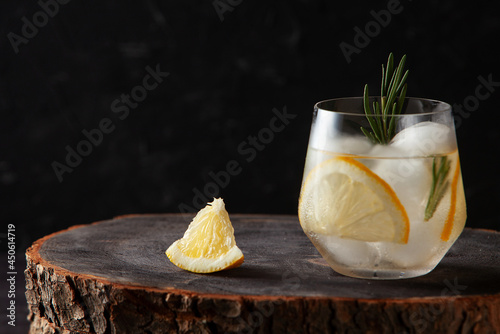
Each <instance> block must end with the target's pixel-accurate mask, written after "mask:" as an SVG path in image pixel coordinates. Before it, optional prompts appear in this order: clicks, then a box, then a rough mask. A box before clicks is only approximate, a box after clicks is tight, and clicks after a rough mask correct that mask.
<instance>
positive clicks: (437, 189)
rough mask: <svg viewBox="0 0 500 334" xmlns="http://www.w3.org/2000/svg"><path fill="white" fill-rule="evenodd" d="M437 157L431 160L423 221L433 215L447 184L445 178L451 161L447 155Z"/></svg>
mask: <svg viewBox="0 0 500 334" xmlns="http://www.w3.org/2000/svg"><path fill="white" fill-rule="evenodd" d="M437 159H438V158H437V157H434V160H432V185H431V192H430V194H429V199H428V200H427V206H426V207H425V215H424V220H425V221H428V220H429V219H431V218H432V216H433V215H434V211H436V208H437V206H438V204H439V202H440V201H441V199H442V198H443V196H444V193H445V191H446V188H447V187H448V184H449V181H448V180H447V178H448V173H449V172H450V164H451V162H450V161H449V160H448V158H447V157H440V158H439V160H438V161H437Z"/></svg>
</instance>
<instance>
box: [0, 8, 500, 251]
mask: <svg viewBox="0 0 500 334" xmlns="http://www.w3.org/2000/svg"><path fill="white" fill-rule="evenodd" d="M232 3H233V4H235V6H234V7H233V8H232V9H233V10H232V11H226V12H224V13H223V14H222V15H223V18H224V20H223V21H221V19H220V17H219V15H218V13H217V10H216V9H215V7H214V4H213V2H212V1H156V0H147V1H116V0H113V1H81V0H72V1H70V2H69V3H67V4H60V5H59V8H58V11H57V13H56V14H55V15H54V17H52V18H49V19H48V21H47V23H46V25H45V26H43V27H40V28H38V30H39V31H38V33H37V34H36V36H34V37H32V38H29V39H28V43H27V44H19V46H18V48H19V52H18V53H16V52H15V51H14V48H13V47H12V44H11V42H10V41H9V39H8V34H9V33H11V32H12V33H15V34H17V35H19V36H21V35H22V28H23V25H24V22H23V21H22V18H23V16H25V17H26V18H27V19H28V20H29V21H30V22H33V16H34V15H35V14H36V13H37V12H39V11H41V10H42V8H41V6H40V4H38V3H37V2H35V1H9V2H2V4H1V5H0V22H1V28H0V32H1V33H0V37H1V38H0V60H1V61H0V112H1V122H0V187H1V188H0V189H1V190H0V202H1V204H2V209H1V215H2V216H1V220H2V223H3V225H4V226H5V225H6V224H8V223H13V224H15V225H16V228H17V232H18V233H17V246H18V251H19V252H20V253H23V252H24V249H25V248H26V247H28V246H29V245H30V244H31V243H32V242H33V241H34V240H35V239H36V238H39V237H41V236H43V235H45V234H48V233H51V232H55V231H57V230H60V229H62V228H66V227H68V226H70V225H74V224H82V223H83V224H85V223H90V222H93V221H96V220H103V219H109V218H112V217H114V216H117V215H122V214H128V213H162V212H179V210H180V209H179V205H181V204H182V203H184V204H186V205H188V206H191V207H193V199H194V196H195V192H194V190H193V189H195V188H196V189H199V190H200V191H201V192H203V189H204V186H205V185H206V184H207V182H209V181H210V180H211V179H210V177H209V172H210V171H212V172H218V171H221V170H225V169H226V164H227V162H228V161H230V160H236V161H238V162H239V163H240V165H241V168H242V170H241V173H240V174H238V175H236V176H234V177H232V178H231V180H230V182H229V184H228V185H227V187H225V188H224V189H222V190H221V191H220V195H221V196H222V197H223V198H224V199H225V201H226V204H227V209H228V211H229V212H230V213H270V214H296V209H297V201H298V195H299V190H300V183H301V178H302V168H303V163H304V158H305V153H306V147H307V140H308V133H309V127H310V122H311V114H312V110H313V105H314V103H315V102H317V101H320V100H323V99H327V98H333V97H343V96H359V95H361V94H362V88H363V85H364V84H365V83H370V84H372V85H373V86H375V87H378V83H379V77H380V64H381V63H383V62H385V60H386V58H387V55H388V53H389V52H391V51H393V52H394V53H395V56H396V58H397V59H399V58H400V57H401V56H402V55H403V54H405V53H406V54H407V55H408V61H407V67H408V68H409V69H410V71H411V73H410V76H409V79H408V84H409V95H410V96H421V97H429V98H435V99H439V100H443V101H447V102H449V103H450V104H463V103H464V101H465V100H467V99H469V100H468V101H469V102H470V101H473V100H471V96H474V94H475V91H476V88H477V87H478V85H479V84H480V81H479V80H478V76H483V77H484V78H488V76H489V75H491V76H492V79H493V81H495V82H499V81H500V66H499V61H498V59H499V54H498V51H497V49H498V42H499V37H500V15H499V14H498V11H497V10H496V7H494V5H493V4H494V3H495V2H494V1H491V2H481V1H474V2H471V1H469V2H456V1H409V0H406V1H403V0H402V1H401V3H400V7H401V8H402V11H401V13H399V14H396V15H392V17H391V21H390V23H389V24H388V25H387V26H386V27H382V28H381V29H380V32H379V33H378V34H377V35H376V36H374V37H373V38H371V40H370V42H369V43H368V45H367V46H366V47H364V48H361V50H360V52H359V54H352V61H351V62H350V63H348V62H347V61H346V58H345V57H344V55H343V53H342V51H341V49H340V47H339V44H340V43H341V42H346V43H349V44H351V45H353V44H354V37H355V34H356V32H355V30H354V28H355V27H359V28H360V29H362V30H364V28H365V25H366V24H367V23H368V22H370V21H373V20H374V18H373V16H372V14H370V11H372V10H374V11H376V12H378V11H380V10H382V9H386V8H387V4H388V2H386V1H380V2H372V1H363V2H356V1H352V2H346V1H344V2H334V1H307V2H306V1H259V2H251V1H249V0H244V1H241V2H240V3H239V4H237V1H235V0H234V1H233V2H232ZM398 8H399V7H398ZM157 65H158V66H159V67H160V69H161V71H164V72H169V73H170V75H169V76H168V77H166V78H165V79H164V81H163V82H162V83H161V84H160V85H159V86H158V87H157V88H156V89H154V90H152V91H149V92H148V95H147V97H146V98H145V100H144V101H142V102H140V103H139V105H138V106H137V108H135V109H131V110H130V114H129V115H128V117H127V118H126V119H124V120H120V119H119V118H118V116H119V115H120V114H116V113H113V111H112V109H111V103H112V102H113V101H114V100H115V99H117V98H120V96H121V94H130V92H131V90H132V89H133V87H134V86H136V85H140V84H142V79H143V78H144V76H145V75H146V74H147V70H146V67H147V66H150V67H152V68H155V67H156V66H157ZM377 89H378V88H377ZM495 89H496V90H497V91H494V92H493V93H491V96H489V97H488V98H487V99H485V100H482V101H480V103H479V105H478V106H477V108H475V110H473V111H472V112H471V113H470V116H469V117H467V118H464V117H459V118H460V119H459V121H460V124H458V123H457V125H459V126H458V129H457V136H458V142H459V149H460V154H461V160H462V172H463V178H464V184H465V189H466V196H467V205H468V214H469V218H468V222H467V225H468V226H470V227H482V228H491V229H500V228H499V227H500V225H498V218H499V217H498V216H499V214H498V212H499V211H498V205H499V203H500V202H499V198H500V196H499V194H500V192H499V191H498V189H499V188H500V182H499V180H500V178H499V177H498V176H497V175H498V170H499V164H498V159H497V157H498V154H499V149H498V142H499V139H500V138H499V132H498V125H497V124H495V123H494V122H495V121H497V120H498V117H497V115H498V113H499V112H500V110H499V103H498V102H499V97H500V87H496V88H495ZM481 92H483V93H484V92H486V91H485V90H481ZM285 106H286V108H287V112H288V113H290V114H294V115H296V117H295V118H294V119H293V120H291V121H290V124H289V125H287V126H286V128H285V129H284V130H283V131H281V132H279V133H275V135H274V140H272V141H271V142H270V143H268V144H267V145H265V149H263V150H262V151H261V152H258V154H257V155H256V156H255V159H253V161H251V162H247V161H246V160H245V158H247V156H245V155H242V154H241V152H240V151H239V150H238V146H239V145H240V144H241V143H243V142H244V141H246V140H247V138H248V136H250V135H257V134H258V132H259V131H260V130H261V129H262V128H265V127H268V126H269V121H270V120H271V118H272V117H273V115H274V114H273V112H272V110H273V108H276V109H278V110H283V108H284V107H285ZM103 118H110V119H111V120H112V122H113V124H114V125H115V126H116V128H115V129H114V131H113V132H112V133H110V134H105V135H104V137H103V140H102V143H101V144H100V145H99V146H97V147H94V148H93V151H92V153H91V154H90V155H89V156H87V157H84V158H83V161H82V162H81V164H80V165H78V166H77V167H76V168H74V170H73V171H72V172H71V173H65V174H64V175H63V181H62V182H59V181H58V179H57V177H56V175H55V173H54V170H53V167H52V165H51V164H52V163H53V162H54V161H58V162H60V163H65V162H64V160H65V157H66V154H67V152H66V146H67V145H69V146H71V147H72V148H76V146H77V144H78V143H79V142H80V141H81V140H83V139H85V137H84V135H83V134H82V131H83V130H85V129H86V130H91V129H94V128H97V127H98V125H99V122H100V121H101V119H103ZM4 229H6V228H5V227H4ZM0 233H4V231H0Z"/></svg>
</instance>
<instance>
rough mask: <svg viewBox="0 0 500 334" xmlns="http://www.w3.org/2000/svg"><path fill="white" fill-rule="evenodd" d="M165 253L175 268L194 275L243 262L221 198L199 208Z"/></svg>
mask: <svg viewBox="0 0 500 334" xmlns="http://www.w3.org/2000/svg"><path fill="white" fill-rule="evenodd" d="M165 253H166V254H167V256H168V258H169V259H170V261H171V262H172V263H173V264H175V265H176V266H177V267H179V268H182V269H185V270H188V271H191V272H195V273H212V272H216V271H221V270H225V269H229V268H236V267H238V266H240V265H241V264H242V263H243V260H244V257H243V253H242V252H241V250H240V249H239V248H238V246H236V240H235V238H234V229H233V226H232V224H231V221H230V219H229V214H228V213H227V211H226V208H225V205H224V201H223V200H222V199H221V198H214V200H213V202H211V203H208V205H207V206H206V207H205V208H203V209H201V210H200V211H199V212H198V214H197V215H196V216H195V217H194V219H193V221H192V222H191V223H190V224H189V227H188V229H187V230H186V232H185V233H184V236H183V237H182V238H181V239H179V240H177V241H175V242H174V243H173V244H172V245H171V246H170V247H169V248H168V249H167V251H166V252H165Z"/></svg>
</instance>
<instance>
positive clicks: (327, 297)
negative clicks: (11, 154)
mask: <svg viewBox="0 0 500 334" xmlns="http://www.w3.org/2000/svg"><path fill="white" fill-rule="evenodd" d="M190 218H192V217H188V218H186V217H185V216H183V215H176V214H166V215H133V216H123V217H118V218H116V219H113V220H108V221H103V222H98V223H94V224H90V225H81V226H74V227H71V228H69V229H67V230H64V231H61V232H58V233H54V234H51V235H48V236H46V237H44V238H42V239H40V240H38V241H36V242H35V243H34V244H33V245H32V246H31V247H30V248H29V249H28V250H27V252H26V257H27V269H26V271H25V276H26V289H27V290H26V298H27V301H28V304H29V308H30V315H29V319H30V320H31V321H32V323H31V328H30V332H31V333H499V332H500V284H499V283H500V233H498V232H494V231H488V230H477V229H465V230H464V232H463V233H462V235H461V236H460V238H459V239H458V241H457V242H456V243H455V245H454V246H453V247H452V249H451V250H450V251H449V253H448V254H447V256H446V257H445V258H444V259H443V261H442V262H441V263H440V264H439V265H438V266H437V267H436V269H434V271H432V272H431V273H429V274H427V275H425V276H422V277H417V278H411V279H404V280H391V281H382V280H380V281H374V280H362V279H356V278H349V277H345V276H342V275H339V274H337V273H335V272H334V271H333V270H332V269H331V268H330V267H329V266H328V265H327V264H326V262H325V261H324V260H323V259H322V258H321V256H320V255H319V253H318V252H317V251H316V249H315V248H314V246H313V245H312V244H311V243H310V241H309V239H308V238H307V237H306V235H305V234H304V233H303V232H302V229H301V227H300V224H299V221H298V219H297V217H295V216H279V215H231V220H232V222H233V226H234V229H235V235H236V242H237V244H238V246H239V247H240V248H241V250H242V251H243V253H244V255H245V262H244V263H243V265H242V266H241V267H239V268H235V269H230V270H227V271H222V272H218V273H213V274H194V273H190V272H187V271H184V270H182V269H180V268H177V267H176V266H174V265H173V264H172V263H170V261H169V260H168V258H167V256H166V255H165V250H166V249H167V248H168V246H169V245H170V244H171V243H172V242H174V241H175V240H177V239H179V238H181V237H182V235H183V233H184V231H185V230H186V228H187V226H188V224H189V222H190Z"/></svg>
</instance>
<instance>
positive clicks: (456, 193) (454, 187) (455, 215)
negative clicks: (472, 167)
mask: <svg viewBox="0 0 500 334" xmlns="http://www.w3.org/2000/svg"><path fill="white" fill-rule="evenodd" d="M461 179H462V178H461V177H460V161H459V160H458V158H457V163H456V167H455V172H454V173H453V178H452V180H451V186H450V192H451V194H450V207H449V210H448V215H447V216H446V220H445V223H444V227H443V231H442V232H441V240H443V241H448V240H449V239H450V236H451V234H452V232H453V230H454V229H457V228H458V227H454V222H455V221H460V222H463V223H465V220H466V216H467V214H466V212H465V194H464V190H463V185H462V183H461V182H460V183H459V181H461ZM457 204H458V207H457ZM462 225H463V224H462ZM462 227H463V226H462ZM457 232H458V234H459V233H460V232H461V228H460V229H459V230H458V231H457ZM455 234H457V233H455ZM456 237H458V235H456V236H455V237H454V239H455V238H456Z"/></svg>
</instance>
